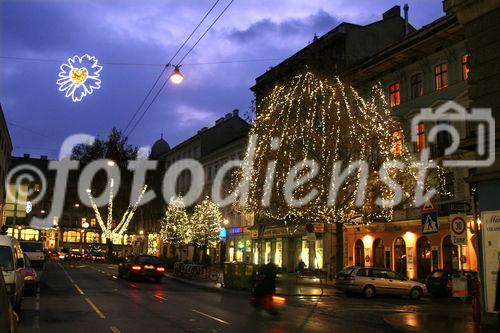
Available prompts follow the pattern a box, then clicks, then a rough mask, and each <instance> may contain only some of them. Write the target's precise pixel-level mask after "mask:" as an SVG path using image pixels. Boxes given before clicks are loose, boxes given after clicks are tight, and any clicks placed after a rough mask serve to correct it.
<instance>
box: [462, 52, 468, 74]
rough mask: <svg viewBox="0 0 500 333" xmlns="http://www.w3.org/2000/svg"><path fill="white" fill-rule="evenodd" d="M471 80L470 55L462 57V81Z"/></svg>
mask: <svg viewBox="0 0 500 333" xmlns="http://www.w3.org/2000/svg"><path fill="white" fill-rule="evenodd" d="M468 79H469V54H467V53H466V54H464V55H463V56H462V80H468Z"/></svg>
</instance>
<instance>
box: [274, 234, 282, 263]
mask: <svg viewBox="0 0 500 333" xmlns="http://www.w3.org/2000/svg"><path fill="white" fill-rule="evenodd" d="M274 264H275V265H276V266H278V267H282V266H283V240H282V239H281V238H278V239H276V251H275V252H274Z"/></svg>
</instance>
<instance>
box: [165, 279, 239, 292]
mask: <svg viewBox="0 0 500 333" xmlns="http://www.w3.org/2000/svg"><path fill="white" fill-rule="evenodd" d="M164 276H165V277H166V278H168V279H170V280H173V281H177V282H180V283H184V284H188V285H191V286H194V287H197V288H200V289H205V290H209V291H213V292H220V293H226V294H233V295H248V292H246V291H241V290H232V289H226V288H222V287H220V288H218V287H211V286H205V285H203V284H200V283H196V281H190V280H186V279H182V278H178V277H176V276H173V275H167V274H165V275H164Z"/></svg>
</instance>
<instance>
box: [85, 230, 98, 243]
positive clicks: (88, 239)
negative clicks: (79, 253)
mask: <svg viewBox="0 0 500 333" xmlns="http://www.w3.org/2000/svg"><path fill="white" fill-rule="evenodd" d="M93 242H96V243H100V242H101V235H99V233H97V232H93V231H87V233H86V234H85V243H93Z"/></svg>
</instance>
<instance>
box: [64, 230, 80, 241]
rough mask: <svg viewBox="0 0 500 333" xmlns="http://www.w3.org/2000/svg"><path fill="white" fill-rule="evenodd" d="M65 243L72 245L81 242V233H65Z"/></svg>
mask: <svg viewBox="0 0 500 333" xmlns="http://www.w3.org/2000/svg"><path fill="white" fill-rule="evenodd" d="M63 242H70V243H78V242H80V233H79V232H78V231H65V232H63Z"/></svg>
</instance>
